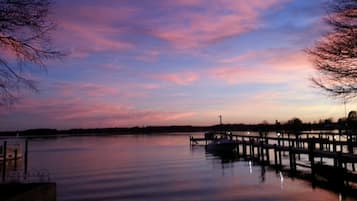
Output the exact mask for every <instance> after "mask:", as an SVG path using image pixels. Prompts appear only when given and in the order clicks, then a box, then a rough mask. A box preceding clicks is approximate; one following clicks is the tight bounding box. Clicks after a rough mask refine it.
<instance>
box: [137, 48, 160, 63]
mask: <svg viewBox="0 0 357 201" xmlns="http://www.w3.org/2000/svg"><path fill="white" fill-rule="evenodd" d="M159 55H160V51H158V50H153V49H152V50H148V51H146V52H144V53H143V54H141V55H139V56H137V57H136V59H137V60H139V61H144V62H148V63H153V62H156V61H157V59H158V57H159Z"/></svg>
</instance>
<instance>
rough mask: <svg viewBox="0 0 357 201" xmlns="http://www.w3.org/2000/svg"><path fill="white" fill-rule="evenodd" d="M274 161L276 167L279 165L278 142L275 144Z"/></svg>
mask: <svg viewBox="0 0 357 201" xmlns="http://www.w3.org/2000/svg"><path fill="white" fill-rule="evenodd" d="M274 162H275V167H277V166H278V153H277V150H276V144H274Z"/></svg>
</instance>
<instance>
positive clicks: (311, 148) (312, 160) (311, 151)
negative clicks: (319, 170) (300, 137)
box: [308, 137, 315, 177]
mask: <svg viewBox="0 0 357 201" xmlns="http://www.w3.org/2000/svg"><path fill="white" fill-rule="evenodd" d="M308 149H309V160H310V164H311V175H312V176H313V177H314V175H315V170H314V169H315V167H314V166H315V156H314V150H315V137H312V139H311V140H310V141H309V147H308Z"/></svg>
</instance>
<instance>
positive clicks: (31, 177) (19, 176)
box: [0, 139, 56, 201]
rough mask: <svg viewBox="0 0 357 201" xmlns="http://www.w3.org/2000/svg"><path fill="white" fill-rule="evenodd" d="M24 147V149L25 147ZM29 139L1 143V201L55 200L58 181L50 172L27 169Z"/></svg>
mask: <svg viewBox="0 0 357 201" xmlns="http://www.w3.org/2000/svg"><path fill="white" fill-rule="evenodd" d="M23 147H24V149H23ZM27 163H28V140H27V139H8V140H6V141H3V143H2V144H1V145H0V164H1V165H0V169H1V173H2V180H1V182H0V200H1V201H28V200H37V201H55V200H56V183H50V182H49V180H50V176H49V172H48V171H45V170H41V171H36V170H32V171H29V172H28V170H27Z"/></svg>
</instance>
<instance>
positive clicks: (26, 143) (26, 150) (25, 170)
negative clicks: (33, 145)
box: [24, 139, 29, 177]
mask: <svg viewBox="0 0 357 201" xmlns="http://www.w3.org/2000/svg"><path fill="white" fill-rule="evenodd" d="M28 147H29V141H28V139H26V140H25V168H24V174H25V177H27V162H28Z"/></svg>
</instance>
